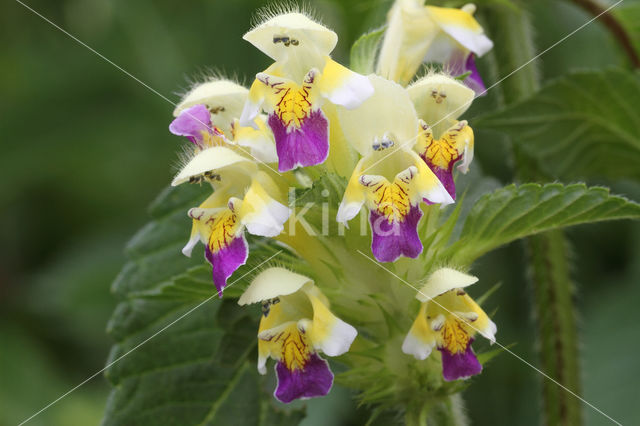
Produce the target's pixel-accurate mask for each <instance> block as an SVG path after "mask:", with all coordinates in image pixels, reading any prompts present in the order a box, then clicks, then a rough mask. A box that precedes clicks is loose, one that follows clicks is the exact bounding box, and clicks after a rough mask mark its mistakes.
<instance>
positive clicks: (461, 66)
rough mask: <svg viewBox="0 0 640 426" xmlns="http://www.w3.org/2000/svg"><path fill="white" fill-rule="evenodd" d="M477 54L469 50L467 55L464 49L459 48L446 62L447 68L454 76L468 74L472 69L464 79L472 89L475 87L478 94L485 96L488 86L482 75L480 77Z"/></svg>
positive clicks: (474, 89)
mask: <svg viewBox="0 0 640 426" xmlns="http://www.w3.org/2000/svg"><path fill="white" fill-rule="evenodd" d="M475 56H476V55H475V54H473V53H471V52H468V53H467V55H466V56H465V52H464V51H462V50H458V51H456V52H454V53H453V54H452V55H451V57H450V58H449V61H448V62H447V63H446V64H445V68H446V69H447V70H448V71H449V73H451V75H453V76H458V75H462V74H466V73H467V72H469V71H471V74H469V76H468V77H467V78H465V79H464V84H466V85H467V86H468V87H469V88H470V89H473V91H474V92H476V96H483V95H484V94H485V92H486V88H485V87H484V82H483V81H482V77H480V73H479V72H478V68H476V60H475Z"/></svg>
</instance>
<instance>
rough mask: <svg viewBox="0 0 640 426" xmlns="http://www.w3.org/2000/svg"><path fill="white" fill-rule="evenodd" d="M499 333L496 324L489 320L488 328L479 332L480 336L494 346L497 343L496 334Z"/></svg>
mask: <svg viewBox="0 0 640 426" xmlns="http://www.w3.org/2000/svg"><path fill="white" fill-rule="evenodd" d="M497 331H498V326H496V324H495V323H494V322H493V321H491V320H489V324H488V325H487V327H486V328H485V329H483V330H479V332H480V334H481V335H482V336H483V337H484V338H486V339H487V340H489V342H491V344H494V343H495V342H496V333H497Z"/></svg>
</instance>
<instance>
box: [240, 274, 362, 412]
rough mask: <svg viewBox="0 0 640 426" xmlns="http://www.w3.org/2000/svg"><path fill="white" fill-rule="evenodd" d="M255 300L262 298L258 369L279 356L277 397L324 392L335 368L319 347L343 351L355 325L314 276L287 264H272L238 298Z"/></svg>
mask: <svg viewBox="0 0 640 426" xmlns="http://www.w3.org/2000/svg"><path fill="white" fill-rule="evenodd" d="M252 303H262V318H261V320H260V327H259V329H258V371H259V372H260V373H261V374H266V362H267V359H268V358H273V359H274V360H275V361H276V366H275V369H276V374H277V377H278V385H277V386H276V390H275V393H274V395H275V397H276V398H278V399H279V400H280V401H282V402H285V403H287V402H291V401H293V400H294V399H297V398H310V397H314V396H321V395H326V394H327V393H328V392H329V390H330V388H331V385H332V383H333V374H332V373H331V371H330V370H329V366H328V364H327V362H326V361H325V360H323V359H322V358H320V357H319V356H318V355H317V352H319V351H321V352H323V353H324V354H326V355H329V356H338V355H342V354H343V353H345V352H347V351H348V350H349V347H350V346H351V343H352V342H353V340H354V339H355V338H356V335H357V331H356V329H355V328H353V327H352V326H350V325H349V324H347V323H346V322H344V321H342V320H341V319H339V318H338V317H336V316H335V315H334V314H333V313H331V311H330V310H329V301H328V299H327V298H326V297H325V296H324V295H323V294H322V292H320V290H319V289H318V287H316V286H315V285H314V283H313V281H312V280H311V279H310V278H307V277H305V276H303V275H300V274H296V273H293V272H291V271H288V270H286V269H284V268H269V269H267V270H265V271H263V272H261V273H260V274H259V275H258V276H257V277H256V278H255V279H254V280H253V281H252V283H251V285H250V286H249V287H248V288H247V290H246V291H245V292H244V293H243V294H242V296H241V297H240V300H238V304H240V305H247V304H252Z"/></svg>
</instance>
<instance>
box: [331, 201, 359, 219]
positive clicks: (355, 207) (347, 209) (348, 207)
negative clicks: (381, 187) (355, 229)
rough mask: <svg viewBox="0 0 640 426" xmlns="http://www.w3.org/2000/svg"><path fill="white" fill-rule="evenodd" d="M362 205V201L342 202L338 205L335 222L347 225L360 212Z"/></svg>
mask: <svg viewBox="0 0 640 426" xmlns="http://www.w3.org/2000/svg"><path fill="white" fill-rule="evenodd" d="M363 204H364V200H362V201H361V202H350V203H348V202H346V201H344V200H343V201H342V202H341V203H340V207H338V214H337V215H336V222H341V223H347V222H348V221H350V220H351V219H353V218H354V217H356V215H357V214H358V212H359V211H360V209H361V208H362V205H363Z"/></svg>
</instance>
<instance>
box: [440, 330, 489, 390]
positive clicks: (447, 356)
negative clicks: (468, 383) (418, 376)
mask: <svg viewBox="0 0 640 426" xmlns="http://www.w3.org/2000/svg"><path fill="white" fill-rule="evenodd" d="M471 343H473V339H470V340H469V344H468V345H467V349H466V350H465V351H464V352H458V353H455V354H452V353H450V352H449V351H448V350H446V349H444V348H438V350H439V351H440V353H441V354H442V375H443V377H444V379H445V380H446V381H447V382H451V381H454V380H458V379H468V378H469V377H471V376H475V375H476V374H480V372H481V371H482V364H480V361H478V358H476V354H475V353H474V352H473V349H472V348H471Z"/></svg>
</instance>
